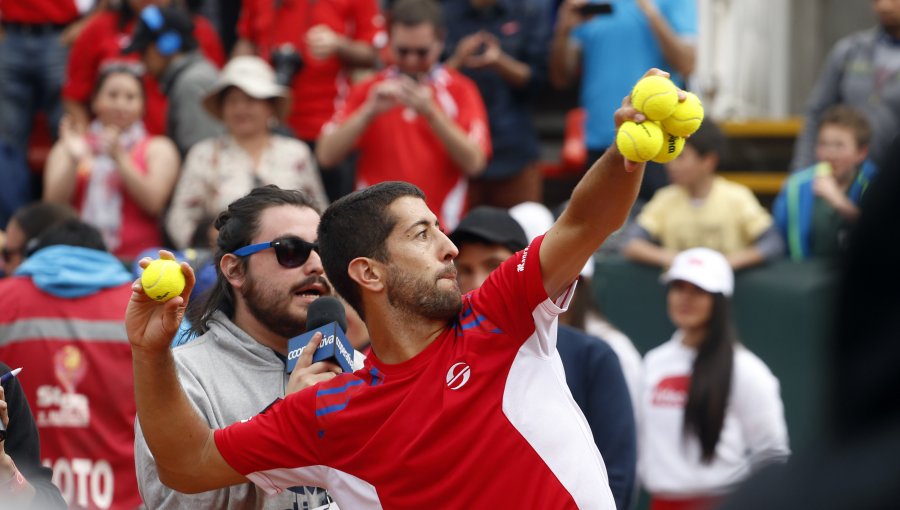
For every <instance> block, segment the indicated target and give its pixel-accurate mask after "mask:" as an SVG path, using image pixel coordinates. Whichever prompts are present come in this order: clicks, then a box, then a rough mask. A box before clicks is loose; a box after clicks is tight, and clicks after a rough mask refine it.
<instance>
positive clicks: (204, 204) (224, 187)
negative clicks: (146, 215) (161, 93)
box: [166, 56, 328, 249]
mask: <svg viewBox="0 0 900 510" xmlns="http://www.w3.org/2000/svg"><path fill="white" fill-rule="evenodd" d="M203 106H204V107H205V108H206V110H207V111H208V112H209V113H210V114H211V115H213V116H214V117H216V118H218V119H219V120H221V121H222V124H223V125H224V126H225V130H226V133H225V134H224V135H222V136H220V137H216V138H211V139H207V140H204V141H202V142H200V143H198V144H196V145H195V146H194V147H193V148H191V150H190V152H188V155H187V158H186V160H185V163H184V168H183V170H182V175H181V178H180V180H179V182H178V186H177V187H176V189H175V195H174V197H173V199H172V205H171V208H170V209H169V214H168V217H167V219H166V227H167V229H168V232H169V236H170V237H171V239H172V241H173V242H174V244H175V246H176V247H177V248H179V249H181V248H186V247H188V246H187V244H188V242H189V240H190V239H191V238H192V236H193V234H194V230H196V228H197V227H199V226H201V224H202V223H203V220H204V218H210V217H215V216H216V214H218V213H219V212H220V211H223V210H225V209H226V208H227V207H228V204H229V203H231V202H232V201H234V200H236V199H238V198H240V197H242V196H244V195H246V194H247V193H248V192H249V191H250V190H252V189H253V188H256V187H258V186H263V185H266V184H275V185H277V186H279V187H282V188H293V189H301V190H303V191H305V192H307V193H308V194H309V195H310V196H311V197H312V198H313V201H314V202H315V203H316V204H318V205H319V207H321V208H324V207H325V206H326V205H327V204H328V199H327V197H326V195H325V190H324V187H323V186H322V180H321V178H320V177H319V173H318V171H317V170H316V165H315V160H314V159H313V157H312V153H311V151H310V150H309V147H308V146H307V145H306V144H305V143H303V142H301V141H299V140H297V139H294V138H289V137H286V136H282V135H279V134H275V133H273V132H272V127H274V126H276V125H278V122H279V121H280V119H281V118H283V116H284V115H285V114H286V113H287V111H288V107H289V98H288V92H287V90H286V89H285V88H284V87H282V86H280V85H278V84H277V83H276V82H275V73H274V72H273V71H272V68H271V67H269V65H268V64H267V63H266V62H265V61H263V60H262V59H260V58H259V57H254V56H242V57H235V58H234V59H232V60H231V61H230V62H229V63H228V64H227V65H226V66H225V68H224V69H223V70H222V75H221V76H220V77H219V79H218V81H216V83H215V85H214V86H213V88H212V89H211V90H210V91H209V93H208V94H207V96H206V98H205V99H204V100H203Z"/></svg>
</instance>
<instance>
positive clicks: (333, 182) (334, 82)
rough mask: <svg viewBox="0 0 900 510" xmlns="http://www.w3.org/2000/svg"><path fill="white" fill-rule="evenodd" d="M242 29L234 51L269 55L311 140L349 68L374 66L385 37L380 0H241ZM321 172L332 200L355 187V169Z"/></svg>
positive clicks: (297, 126) (292, 122)
mask: <svg viewBox="0 0 900 510" xmlns="http://www.w3.org/2000/svg"><path fill="white" fill-rule="evenodd" d="M276 4H279V5H276ZM238 35H239V36H240V40H239V41H238V43H237V45H236V46H235V49H234V54H236V55H246V54H256V55H259V56H260V57H262V58H264V59H267V60H269V61H270V62H271V63H272V67H274V68H275V69H276V71H277V72H278V79H279V82H280V83H281V85H284V86H287V87H290V88H291V92H292V96H293V101H292V104H291V109H290V112H289V113H288V118H287V125H288V126H289V127H290V128H291V129H292V130H293V131H294V134H295V135H296V136H297V137H298V138H300V139H301V140H303V141H304V142H306V143H307V144H308V145H310V146H314V145H315V142H316V138H318V136H319V132H320V131H321V130H322V126H323V125H324V124H325V123H326V122H328V120H329V119H330V118H331V116H332V115H333V114H334V110H335V106H336V105H337V104H338V103H340V102H341V100H342V99H343V97H344V96H346V94H347V91H348V90H349V88H350V74H351V71H352V70H353V69H354V68H367V67H372V66H373V65H374V64H375V61H376V58H377V48H379V47H382V46H383V45H384V44H385V42H386V40H387V34H385V32H384V17H383V16H382V15H381V13H380V11H379V9H378V2H377V0H319V1H315V0H295V1H292V2H273V1H272V0H243V1H242V2H241V18H240V21H239V23H238ZM322 178H323V181H324V184H325V188H326V192H327V193H328V196H329V198H330V199H331V200H336V199H338V198H340V197H341V196H343V195H345V194H347V193H349V192H350V191H351V189H352V187H353V183H352V181H353V177H352V172H346V171H341V169H337V168H335V169H330V170H328V171H325V172H322Z"/></svg>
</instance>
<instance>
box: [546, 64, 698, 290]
mask: <svg viewBox="0 0 900 510" xmlns="http://www.w3.org/2000/svg"><path fill="white" fill-rule="evenodd" d="M652 75H660V76H666V77H668V73H665V72H663V71H660V70H659V69H651V70H650V71H648V72H647V74H646V75H645V76H652ZM682 99H683V97H682ZM614 120H615V124H616V128H618V127H619V126H620V125H621V124H622V123H623V122H624V121H626V120H634V121H636V122H643V121H644V120H646V118H645V117H644V114H642V113H640V112H638V111H637V110H636V109H635V108H634V107H633V106H632V104H631V99H630V97H626V98H625V99H624V100H623V101H622V106H621V107H620V108H619V109H618V110H617V111H616V113H615V118H614ZM644 166H645V165H644V163H635V162H632V161H626V160H625V158H624V157H622V155H621V153H619V150H618V149H617V148H616V147H615V146H611V147H610V148H609V149H608V150H607V151H606V152H605V153H604V154H603V156H602V157H601V158H600V159H598V160H597V161H596V162H595V163H594V164H593V165H592V166H591V168H590V169H589V170H588V171H587V173H586V174H585V175H584V177H582V178H581V181H580V182H579V183H578V185H577V186H576V187H575V190H574V191H573V192H572V199H571V201H570V202H569V206H568V207H567V208H566V210H565V212H563V214H562V215H561V216H560V217H559V219H558V220H557V221H556V223H555V224H554V225H553V227H552V228H550V230H549V231H548V232H547V234H546V236H545V237H544V241H543V243H542V244H541V257H540V259H541V272H542V274H543V279H544V289H545V290H546V291H547V295H548V296H550V297H551V298H553V299H556V297H558V296H559V294H560V293H561V292H562V291H563V290H565V289H566V287H568V286H569V285H570V284H571V283H572V281H574V280H575V278H576V277H577V276H578V273H579V271H580V270H581V269H582V268H583V267H584V263H585V262H586V261H587V259H588V257H590V256H591V254H592V253H594V251H595V250H596V249H597V248H598V247H599V246H600V244H601V243H603V241H604V240H605V239H606V238H607V237H608V236H609V235H610V234H611V233H613V232H615V231H616V230H617V229H618V228H619V227H621V226H622V224H624V223H625V220H626V219H627V218H628V212H629V211H630V210H631V206H632V205H633V204H634V200H635V198H636V197H637V194H638V189H639V188H640V184H641V179H642V178H643V176H644Z"/></svg>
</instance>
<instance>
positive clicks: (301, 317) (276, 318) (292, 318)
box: [241, 273, 331, 338]
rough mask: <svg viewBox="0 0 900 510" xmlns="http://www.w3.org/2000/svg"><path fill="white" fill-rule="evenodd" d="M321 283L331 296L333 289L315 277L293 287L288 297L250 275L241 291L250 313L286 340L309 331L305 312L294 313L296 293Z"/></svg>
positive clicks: (318, 277) (322, 278)
mask: <svg viewBox="0 0 900 510" xmlns="http://www.w3.org/2000/svg"><path fill="white" fill-rule="evenodd" d="M317 282H318V283H320V284H322V286H323V287H325V289H326V294H323V295H330V294H331V285H330V284H329V283H328V281H327V280H326V279H325V278H324V277H322V276H320V275H312V276H310V277H308V278H305V279H304V280H303V281H301V282H299V283H297V284H296V285H294V286H293V287H291V289H290V292H289V293H288V294H287V295H285V294H283V293H282V291H281V290H279V289H277V288H275V287H274V286H272V285H266V282H259V281H257V280H256V279H255V278H254V277H253V276H252V275H251V274H249V273H248V274H247V284H246V286H245V287H244V289H243V290H242V291H241V294H242V295H243V297H244V302H245V303H246V304H247V310H249V311H250V314H251V315H253V317H255V318H256V320H258V321H259V322H260V324H262V325H263V326H265V327H266V328H268V329H269V330H270V331H272V332H273V333H275V334H277V335H278V336H282V337H284V338H292V337H295V336H297V335H299V334H301V333H303V332H305V331H306V312H307V310H306V309H303V310H302V311H298V312H293V311H292V310H291V305H292V303H293V298H294V292H296V291H298V290H300V289H302V288H303V287H307V286H309V285H312V284H314V283H317Z"/></svg>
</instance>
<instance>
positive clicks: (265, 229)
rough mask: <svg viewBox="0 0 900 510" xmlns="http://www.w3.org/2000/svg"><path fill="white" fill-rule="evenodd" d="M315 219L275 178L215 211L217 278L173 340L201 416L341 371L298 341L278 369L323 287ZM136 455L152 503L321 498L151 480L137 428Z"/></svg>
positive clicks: (267, 503)
mask: <svg viewBox="0 0 900 510" xmlns="http://www.w3.org/2000/svg"><path fill="white" fill-rule="evenodd" d="M318 224H319V213H318V212H317V211H316V209H315V205H314V202H313V201H312V200H311V199H310V198H309V197H308V196H306V195H305V194H304V193H302V192H300V191H296V190H283V189H280V188H278V187H276V186H264V187H260V188H256V189H254V190H253V191H251V192H250V193H249V194H247V195H246V196H244V197H242V198H240V199H238V200H236V201H234V202H232V203H231V204H230V205H229V207H228V209H227V210H226V211H225V212H223V213H221V214H220V215H219V217H218V218H217V219H216V222H215V226H216V228H217V229H218V230H219V235H218V239H217V245H216V254H215V265H216V276H217V279H216V283H215V285H214V287H213V288H212V289H211V291H210V293H209V294H208V295H207V297H206V298H205V300H198V301H197V302H195V305H196V306H193V307H192V308H191V310H190V312H189V315H190V318H191V324H192V328H193V331H194V332H195V333H196V334H198V335H199V336H198V337H197V338H196V339H195V340H192V341H190V342H188V343H186V344H184V345H181V346H179V347H177V348H175V349H173V350H172V353H173V355H174V359H175V363H176V364H177V367H178V376H179V379H180V380H181V383H182V385H184V387H185V389H186V390H187V393H188V395H189V398H190V400H191V403H192V404H193V406H194V407H195V409H197V410H198V411H199V412H200V414H201V415H202V416H203V419H204V420H205V422H206V423H207V424H208V425H209V426H211V427H222V426H225V425H227V424H230V423H233V422H235V421H240V420H244V419H247V418H249V417H251V416H253V415H255V414H257V413H259V412H260V411H262V410H263V409H265V408H266V407H267V406H269V405H270V404H272V402H274V401H276V400H277V399H280V398H281V397H283V396H284V395H285V394H286V393H290V392H291V391H293V390H294V389H297V388H301V387H306V386H309V385H312V384H314V383H316V382H318V381H322V380H328V379H331V378H333V377H335V375H336V374H337V373H340V368H338V367H337V366H335V365H333V364H331V363H324V362H320V363H315V364H312V352H313V351H314V350H315V349H305V350H304V352H305V353H306V354H305V356H303V357H302V358H301V359H300V360H299V361H298V365H297V367H298V368H297V369H295V370H294V372H293V373H292V374H291V377H290V379H288V377H287V376H286V375H285V360H286V358H285V356H286V355H287V347H288V340H289V339H290V338H292V337H294V336H296V335H299V334H301V333H303V332H304V331H306V312H307V308H308V307H309V304H310V303H312V301H313V300H315V299H316V298H318V297H319V296H322V295H329V294H331V293H332V289H331V285H330V284H329V282H328V280H326V279H325V276H324V274H323V268H322V261H321V259H320V258H319V254H318V252H317V250H318V248H317V247H316V244H315V241H316V227H317V226H318ZM201 301H202V302H201ZM359 363H360V364H361V360H360V361H359ZM173 432H176V433H177V431H173ZM289 440H290V438H289V437H285V441H289ZM135 463H136V465H137V474H138V483H139V485H140V488H141V494H142V495H143V497H144V503H145V505H147V507H148V508H153V509H157V510H162V509H180V508H215V509H229V510H238V509H240V510H291V509H294V508H310V509H313V508H319V507H322V506H324V505H328V504H329V502H330V499H329V497H328V495H327V493H325V491H324V490H321V489H316V488H314V487H295V488H292V489H291V490H289V491H284V492H283V493H282V494H280V495H278V496H276V497H267V496H266V495H265V493H264V492H263V491H262V490H261V489H259V488H257V487H254V486H253V485H250V484H244V485H239V486H235V487H230V488H227V489H221V490H217V491H210V492H205V493H203V494H196V495H188V494H182V493H180V492H175V491H172V490H171V489H169V488H167V487H165V486H164V485H163V484H162V483H161V482H160V480H159V473H158V472H157V467H156V463H155V462H154V458H153V456H152V455H151V454H150V451H149V450H148V448H147V443H146V442H144V438H143V435H142V434H140V430H138V433H137V434H136V441H135ZM198 476H201V477H202V473H198Z"/></svg>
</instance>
